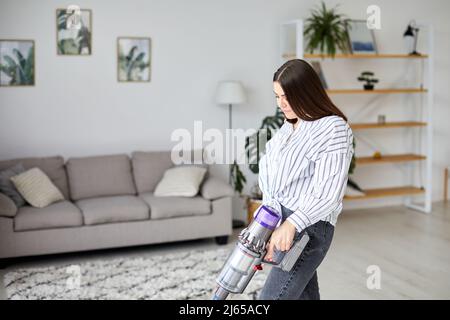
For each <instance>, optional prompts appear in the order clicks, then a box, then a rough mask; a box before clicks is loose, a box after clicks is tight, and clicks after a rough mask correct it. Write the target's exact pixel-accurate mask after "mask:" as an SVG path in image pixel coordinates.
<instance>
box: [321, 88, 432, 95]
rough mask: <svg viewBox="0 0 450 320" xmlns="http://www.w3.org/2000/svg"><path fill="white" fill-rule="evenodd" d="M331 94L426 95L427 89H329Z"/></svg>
mask: <svg viewBox="0 0 450 320" xmlns="http://www.w3.org/2000/svg"><path fill="white" fill-rule="evenodd" d="M326 91H327V93H329V94H384V93H424V92H427V91H428V90H427V89H422V88H397V89H373V90H364V89H327V90H326Z"/></svg>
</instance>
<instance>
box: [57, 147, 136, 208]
mask: <svg viewBox="0 0 450 320" xmlns="http://www.w3.org/2000/svg"><path fill="white" fill-rule="evenodd" d="M66 166H67V174H68V177H69V185H70V196H71V198H72V199H73V200H80V199H85V198H94V197H102V196H116V195H134V194H136V189H135V187H134V182H133V176H132V174H131V163H130V159H129V158H128V156H127V155H126V154H120V155H108V156H95V157H84V158H70V159H69V160H68V161H67V163H66Z"/></svg>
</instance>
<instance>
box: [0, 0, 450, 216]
mask: <svg viewBox="0 0 450 320" xmlns="http://www.w3.org/2000/svg"><path fill="white" fill-rule="evenodd" d="M74 3H75V4H78V5H80V6H81V7H82V8H90V9H92V11H93V49H92V51H93V53H92V55H91V56H87V57H86V56H81V57H74V56H58V55H57V54H56V41H55V38H56V26H55V9H56V8H57V7H59V8H63V7H66V6H67V5H69V4H74ZM337 3H341V5H340V7H339V8H340V9H339V10H340V11H341V12H343V13H346V14H347V15H348V16H349V17H351V18H365V16H366V8H367V6H368V5H370V4H377V5H379V6H380V7H381V18H382V29H381V30H377V31H376V37H377V43H378V47H379V49H380V51H382V52H394V53H396V52H403V46H402V41H401V35H402V33H403V31H404V29H405V27H406V25H407V23H408V21H409V20H410V19H411V18H415V19H416V20H420V21H424V22H432V23H433V24H434V26H435V31H436V34H435V36H436V39H435V43H436V47H435V54H436V57H435V69H436V73H435V77H434V81H435V113H434V117H435V129H434V133H435V135H434V138H435V139H434V196H433V198H434V199H441V198H442V179H443V178H442V177H443V175H442V172H443V168H444V166H448V165H450V146H449V143H448V138H449V136H450V130H449V129H448V126H447V122H448V120H449V119H450V111H449V108H448V107H449V101H450V99H449V91H450V90H449V89H450V88H449V83H450V81H449V80H450V79H449V78H450V77H449V56H450V48H449V36H450V22H449V13H450V3H449V2H448V1H445V0H441V1H438V0H433V1H419V0H416V1H411V0H408V1H407V0H403V1H400V0H396V1H393V0H389V1H387V0H382V1H380V0H377V1H372V0H371V1H366V0H364V1H363V0H361V1H351V0H342V1H327V4H329V5H334V4H337ZM317 4H319V2H318V1H312V0H310V1H300V0H276V1H275V0H271V1H260V0H227V1H216V0H191V1H182V0H152V1H145V0H127V1H125V0H123V1H106V0H96V1H85V0H83V1H75V2H74V1H58V2H56V1H50V0H47V1H33V0H0V38H14V39H21V38H23V39H34V40H35V42H36V85H35V86H34V87H29V88H26V87H21V88H0V139H1V140H0V159H9V158H16V157H26V156H49V155H54V154H61V155H63V156H64V157H66V158H67V157H72V156H87V155H96V154H108V153H124V152H125V153H130V152H131V151H133V150H137V149H140V150H162V149H170V147H171V146H172V145H173V143H171V142H170V134H171V132H172V131H173V130H174V129H175V128H188V129H191V130H192V128H193V122H194V120H203V127H204V128H205V129H206V128H220V129H225V128H226V126H227V124H228V120H227V119H228V118H227V117H228V113H227V109H226V108H223V107H219V106H216V105H215V104H214V101H213V93H214V89H215V87H216V83H217V82H218V81H220V80H223V79H236V80H240V81H242V82H243V83H244V85H245V86H246V87H247V90H248V95H249V101H248V103H247V104H245V105H242V106H236V108H235V109H234V119H233V123H234V127H235V128H238V127H239V128H251V127H257V126H259V124H260V122H261V120H262V118H263V117H264V116H266V115H269V114H273V113H274V111H275V106H276V105H275V100H274V96H273V94H272V82H271V79H272V75H273V72H274V71H275V70H276V68H277V67H278V66H279V59H278V24H279V23H280V22H281V21H285V20H290V19H295V18H305V17H307V16H308V15H309V12H310V9H311V8H312V7H313V6H314V5H317ZM118 36H146V37H151V38H152V44H153V49H152V54H153V60H152V67H153V70H152V75H151V78H152V81H151V82H150V83H139V84H136V83H118V82H117V80H116V38H117V37H118ZM366 63H367V61H366ZM370 63H371V65H370V66H368V65H366V64H364V62H362V61H358V62H356V65H355V64H354V63H353V64H352V62H348V61H338V62H326V63H324V68H325V72H326V74H327V77H328V78H329V81H330V83H331V85H335V86H340V87H345V86H354V85H358V84H357V83H356V82H355V81H354V78H355V76H356V75H357V73H358V72H360V71H362V69H363V68H364V69H365V68H367V67H370V68H372V69H374V70H376V73H377V75H378V76H380V78H381V79H382V80H383V81H384V82H383V83H382V84H383V85H384V86H386V87H387V86H389V84H390V81H393V79H399V78H401V77H402V74H403V73H404V71H405V70H407V68H408V65H407V64H405V62H403V61H401V62H399V61H394V62H392V61H390V62H389V61H376V62H370ZM406 63H408V62H406ZM413 63H414V62H413ZM342 70H346V72H342ZM350 70H351V72H350ZM382 84H381V83H380V87H381V86H382ZM333 98H334V99H335V101H336V103H337V104H338V105H339V106H340V107H341V108H342V110H343V111H344V112H345V113H346V114H348V115H349V117H350V120H353V119H352V117H354V120H355V121H356V120H358V121H364V120H366V121H371V120H374V119H376V115H377V114H378V113H380V112H381V110H380V109H377V108H381V107H382V108H387V109H383V112H384V113H386V114H387V115H388V117H390V119H394V118H399V119H401V118H405V117H409V116H410V115H409V113H410V112H413V111H411V110H410V111H408V110H406V109H407V108H405V107H404V106H402V104H399V103H400V102H401V103H404V99H413V101H415V102H413V103H415V104H417V101H416V100H414V99H416V98H408V97H403V96H402V97H386V96H385V97H382V98H380V97H379V98H377V99H374V101H373V103H374V105H373V107H374V108H376V110H373V109H367V110H371V111H363V112H362V113H361V114H359V113H358V111H357V110H361V108H363V107H364V105H365V104H366V103H367V101H370V99H367V97H365V98H364V97H362V98H358V99H361V100H356V101H357V102H355V100H354V99H353V98H352V97H333ZM396 99H397V100H396ZM398 99H400V100H398ZM402 110H403V111H402ZM391 112H392V113H391ZM403 112H404V114H403ZM374 117H375V118H374ZM400 132H401V133H400V134H399V131H388V132H387V133H382V132H378V131H377V132H376V133H373V132H372V133H370V132H369V133H362V134H361V135H363V138H364V137H366V138H368V139H372V138H374V139H375V140H376V139H378V142H377V143H376V144H375V145H377V146H379V147H380V149H382V150H381V151H393V152H395V151H397V152H400V151H401V150H400V149H401V148H406V147H405V143H404V141H405V140H402V139H405V135H407V133H404V132H403V131H400ZM358 134H359V133H357V135H358ZM396 134H399V136H400V138H399V139H400V140H399V141H396V140H395V142H394V139H392V137H394V136H395V135H396ZM374 135H377V136H374ZM386 139H390V141H389V142H392V144H390V145H389V146H390V148H391V149H393V150H390V148H389V146H386V145H385V144H383V142H386ZM380 140H381V141H380ZM364 148H365V149H364ZM384 148H385V149H384ZM357 152H359V154H364V153H365V154H367V153H369V152H371V150H370V149H367V148H366V147H364V144H363V143H359V144H358V149H357ZM369 154H370V153H369ZM358 169H359V168H358ZM358 169H357V171H356V173H355V176H354V178H355V180H356V181H359V182H360V183H361V185H362V186H370V187H376V186H382V185H386V184H387V183H386V182H387V179H386V177H390V178H389V179H388V180H389V184H391V185H396V184H398V185H401V184H402V183H403V182H404V181H403V180H402V179H403V178H402V171H401V170H400V169H399V168H398V167H396V166H386V167H379V168H377V169H375V167H374V168H373V169H371V168H366V169H359V170H358ZM382 170H385V171H382ZM380 172H383V174H381V175H380ZM246 174H247V178H248V179H249V182H250V183H249V185H251V184H252V182H253V181H254V180H255V179H254V177H253V176H251V175H250V173H249V171H248V170H246ZM399 201H400V199H397V198H392V199H381V200H377V201H374V202H373V204H375V205H379V204H388V203H397V202H399ZM371 204H372V202H364V203H349V204H348V206H347V207H354V206H360V205H371Z"/></svg>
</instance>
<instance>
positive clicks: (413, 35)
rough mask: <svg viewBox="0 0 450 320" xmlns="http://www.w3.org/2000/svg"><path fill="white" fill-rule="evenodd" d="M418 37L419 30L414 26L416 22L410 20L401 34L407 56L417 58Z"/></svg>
mask: <svg viewBox="0 0 450 320" xmlns="http://www.w3.org/2000/svg"><path fill="white" fill-rule="evenodd" d="M418 36H419V28H418V27H417V26H416V22H415V21H414V20H411V22H410V23H409V24H408V27H407V28H406V31H405V32H404V33H403V39H404V40H405V45H406V50H407V52H408V54H409V55H416V56H419V55H420V53H418V52H417V38H418Z"/></svg>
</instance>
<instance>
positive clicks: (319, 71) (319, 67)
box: [311, 61, 328, 90]
mask: <svg viewBox="0 0 450 320" xmlns="http://www.w3.org/2000/svg"><path fill="white" fill-rule="evenodd" d="M311 66H312V67H313V69H314V71H316V73H317V75H318V76H319V79H320V82H321V83H322V86H323V88H324V89H325V90H326V89H328V84H327V81H326V79H325V75H324V73H323V71H322V65H321V64H320V62H319V61H311Z"/></svg>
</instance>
